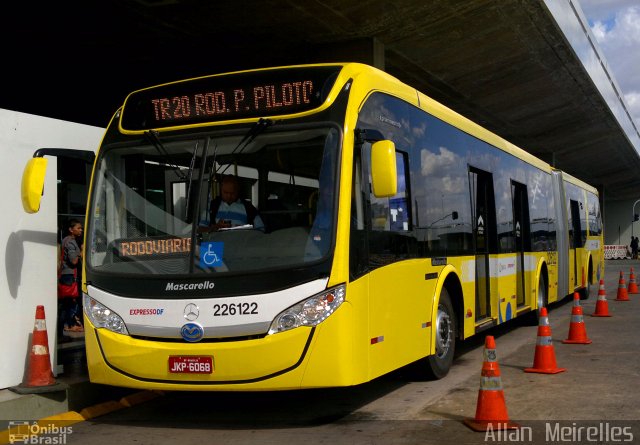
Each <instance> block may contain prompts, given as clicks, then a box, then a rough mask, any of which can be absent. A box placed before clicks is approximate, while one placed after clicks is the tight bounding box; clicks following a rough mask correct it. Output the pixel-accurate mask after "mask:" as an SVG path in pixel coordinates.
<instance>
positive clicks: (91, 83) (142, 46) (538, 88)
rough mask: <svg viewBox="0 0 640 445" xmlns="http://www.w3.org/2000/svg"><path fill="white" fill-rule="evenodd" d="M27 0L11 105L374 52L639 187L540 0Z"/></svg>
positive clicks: (488, 118) (63, 114)
mask: <svg viewBox="0 0 640 445" xmlns="http://www.w3.org/2000/svg"><path fill="white" fill-rule="evenodd" d="M23 3H24V4H23V5H22V6H20V8H22V9H23V10H22V11H18V12H17V14H15V17H14V18H15V20H12V21H11V23H9V24H8V26H7V27H6V28H5V29H4V30H3V31H2V32H3V33H5V34H6V35H5V36H4V42H5V45H3V46H5V52H8V53H9V54H8V58H5V60H9V61H11V63H7V62H5V63H4V68H3V71H4V73H3V78H4V79H5V82H3V83H2V86H1V88H2V91H1V92H0V107H2V108H7V109H13V110H16V111H23V112H28V113H33V114H39V115H44V116H49V117H53V118H59V119H64V120H70V121H75V122H81V123H86V124H90V125H97V126H106V124H107V122H108V121H109V119H110V117H111V114H112V113H113V112H114V111H115V109H116V108H117V107H118V106H119V105H120V104H122V103H123V101H124V99H125V97H126V95H127V94H128V93H129V92H130V91H132V90H135V89H139V88H143V87H147V86H150V85H153V84H157V83H161V82H166V81H172V80H177V79H180V78H184V77H191V76H201V75H207V74H214V73H219V72H224V71H229V70H236V69H245V68H256V67H264V66H274V65H285V64H299V63H307V62H319V61H322V62H336V61H347V60H353V61H365V62H368V63H372V61H373V60H377V61H379V63H378V65H381V64H384V66H383V68H384V69H385V70H386V71H387V72H389V73H390V74H392V75H394V76H396V77H398V78H399V79H401V80H403V81H405V82H407V83H408V84H410V85H412V86H414V87H416V88H417V89H419V90H420V91H422V92H424V93H425V94H427V95H429V96H431V97H433V98H435V99H437V100H439V101H441V102H443V103H445V104H446V105H448V106H449V107H451V108H453V109H454V110H456V111H458V112H459V113H461V114H463V115H465V116H467V117H469V118H471V119H473V120H475V121H476V122H478V123H480V124H481V125H484V126H486V127H487V128H489V129H491V130H492V131H494V132H495V133H497V134H499V135H501V136H503V137H504V138H506V139H508V140H510V141H511V142H513V143H515V144H517V145H519V146H520V147H522V148H524V149H525V150H527V151H529V152H531V153H533V154H534V155H536V156H538V157H540V158H542V159H543V160H545V161H547V162H549V163H551V164H552V165H554V166H556V167H558V168H560V169H563V170H565V171H567V172H569V173H570V174H572V175H574V176H576V177H579V178H581V179H583V180H585V181H587V182H589V183H591V184H592V185H595V186H598V187H604V191H605V194H606V197H607V199H608V200H613V199H630V198H635V197H636V195H637V192H638V191H639V190H640V174H638V172H640V157H639V156H638V153H637V152H636V150H635V148H634V147H633V144H632V143H631V142H630V140H629V139H628V137H627V136H626V134H625V132H624V131H623V130H622V129H621V127H620V125H619V124H618V121H617V120H616V119H615V117H614V115H613V114H612V112H611V109H610V108H609V106H608V104H607V102H606V101H605V100H604V99H603V98H602V96H601V94H600V93H599V92H598V90H597V88H596V87H595V85H594V82H593V81H592V79H591V77H590V76H589V74H587V72H586V71H585V68H584V67H583V66H582V64H581V62H580V60H579V59H578V57H577V56H576V54H575V52H574V50H573V49H572V47H571V45H570V44H569V43H568V42H567V40H566V38H565V36H564V34H563V32H562V31H560V29H559V27H558V25H557V24H556V22H555V20H554V19H553V18H552V17H551V15H550V13H549V11H548V10H547V8H546V6H545V5H544V2H543V1H542V0H509V1H492V0H474V1H470V0H434V1H423V0H398V1H394V2H383V1H380V0H359V1H354V0H324V1H320V0H302V1H293V0H290V1H286V0H263V1H244V2H242V1H234V2H232V1H227V0H224V1H198V0H137V1H134V0H112V1H109V2H81V3H77V4H76V5H74V4H73V3H74V2H63V3H60V2H57V3H55V4H47V5H46V6H42V7H41V6H38V7H36V6H33V5H27V4H26V3H25V2H23ZM28 9H30V10H28ZM7 43H8V44H7Z"/></svg>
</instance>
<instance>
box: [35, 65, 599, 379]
mask: <svg viewBox="0 0 640 445" xmlns="http://www.w3.org/2000/svg"><path fill="white" fill-rule="evenodd" d="M60 154H61V151H60V150H47V149H41V150H38V151H37V152H36V155H35V156H34V158H33V159H32V160H31V161H30V163H29V164H28V166H27V169H26V170H25V175H24V176H23V202H24V205H25V209H26V210H27V211H29V212H34V211H37V209H38V207H39V200H40V195H41V192H42V184H43V181H44V179H43V178H44V176H43V171H44V170H45V168H46V164H45V163H46V160H45V158H44V156H45V155H60ZM67 154H68V153H67ZM71 154H72V153H71ZM227 174H233V175H235V176H236V178H237V182H238V183H239V190H240V195H241V197H242V198H243V199H245V200H247V202H249V201H250V202H251V203H252V204H253V205H254V206H255V207H256V208H257V209H258V211H259V217H260V224H257V223H253V224H243V225H238V226H235V227H230V228H225V229H220V230H203V229H206V228H210V227H211V226H212V224H214V223H215V222H217V221H218V219H219V218H220V217H219V214H218V213H216V211H215V210H214V208H215V205H212V203H213V202H215V199H216V197H217V196H218V195H219V194H220V183H221V177H222V175H227ZM243 205H245V204H243ZM599 208H600V207H599V203H598V193H597V190H596V189H594V188H593V187H590V186H588V185H587V184H584V183H583V182H581V181H579V180H578V179H576V178H574V177H571V176H569V175H567V174H564V173H563V172H560V171H558V170H555V169H553V168H551V166H549V165H548V164H546V163H544V162H542V161H540V160H538V159H536V158H535V157H533V156H532V155H530V154H528V153H526V152H525V151H523V150H521V149H519V148H518V147H515V146H514V145H512V144H510V143H508V142H507V141H505V140H503V139H501V138H500V137H498V136H497V135H495V134H493V133H491V132H489V131H487V130H486V129H483V128H482V127H480V126H479V125H476V124H474V123H473V122H471V121H470V120H468V119H466V118H464V117H462V116H460V115H458V114H456V113H455V112H453V111H451V110H450V109H448V108H446V107H445V106H443V105H441V104H439V103H437V102H435V101H434V100H432V99H430V98H428V97H427V96H425V95H424V94H422V93H420V92H418V91H416V90H415V89H414V88H411V87H409V86H407V85H405V84H403V83H401V82H399V81H398V80H397V79H395V78H393V77H391V76H389V75H388V74H386V73H384V72H382V71H379V70H377V69H375V68H372V67H369V66H366V65H362V64H356V63H346V64H318V65H306V66H291V67H281V68H269V69H260V70H252V71H242V72H234V73H228V74H221V75H214V76H207V77H200V78H196V79H189V80H184V81H178V82H173V83H168V84H164V85H159V86H155V87H151V88H147V89H144V90H140V91H136V92H134V93H132V94H130V95H129V96H128V97H127V98H126V100H125V102H124V105H123V106H122V107H121V108H120V109H119V110H118V111H117V112H116V113H115V115H114V117H113V119H112V121H111V123H110V124H109V126H108V128H107V130H106V133H105V135H104V139H103V141H102V143H101V146H100V148H99V151H98V152H97V154H96V157H95V161H94V167H93V175H92V181H91V187H90V193H89V203H88V207H87V209H88V210H87V217H86V235H85V243H84V250H85V254H84V258H85V264H84V274H83V277H84V283H83V286H82V293H83V304H84V313H85V330H86V334H85V338H86V349H87V360H88V367H89V375H90V379H91V381H92V382H95V383H103V384H108V385H115V386H124V387H133V388H147V389H168V390H225V391H227V390H276V389H278V390H283V389H294V388H313V387H327V386H348V385H357V384H360V383H363V382H367V381H370V380H372V379H374V378H376V377H378V376H381V375H383V374H385V373H388V372H390V371H392V370H394V369H397V368H400V367H402V366H404V365H407V364H410V363H413V362H416V363H415V366H416V368H417V369H421V370H422V372H424V374H425V376H426V375H429V376H434V377H436V378H440V377H443V376H444V375H445V374H446V373H447V372H448V370H449V368H450V366H451V365H452V361H453V357H454V350H455V344H456V340H461V339H465V338H468V337H470V336H472V335H474V334H476V333H478V332H480V331H483V330H484V329H487V328H489V327H492V326H496V325H498V324H501V323H504V322H507V321H508V320H510V319H513V318H515V317H517V316H520V315H523V314H526V313H529V314H530V315H532V316H535V314H536V310H537V309H538V308H540V307H541V306H543V305H547V304H548V303H552V302H554V301H556V300H558V299H561V298H563V297H564V296H565V295H568V294H572V293H573V292H574V291H581V292H583V293H585V294H587V293H588V290H589V286H590V285H591V284H592V283H594V282H595V281H596V280H597V278H599V276H601V275H602V273H603V264H604V262H603V253H602V249H603V243H602V224H601V219H600V210H599ZM247 212H248V211H247Z"/></svg>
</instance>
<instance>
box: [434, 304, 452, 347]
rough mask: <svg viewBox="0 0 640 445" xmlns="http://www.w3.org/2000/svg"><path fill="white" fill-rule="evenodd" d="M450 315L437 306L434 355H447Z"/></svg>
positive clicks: (450, 330) (449, 340)
mask: <svg viewBox="0 0 640 445" xmlns="http://www.w3.org/2000/svg"><path fill="white" fill-rule="evenodd" d="M451 335H452V328H451V317H449V314H448V313H447V311H445V310H443V309H442V308H441V307H438V318H437V319H436V355H437V356H438V357H439V358H442V357H444V356H445V355H447V352H448V351H449V347H450V346H451Z"/></svg>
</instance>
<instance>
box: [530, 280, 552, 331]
mask: <svg viewBox="0 0 640 445" xmlns="http://www.w3.org/2000/svg"><path fill="white" fill-rule="evenodd" d="M536 304H537V306H538V307H537V308H536V309H535V310H534V311H531V312H532V315H531V317H528V316H527V317H528V318H529V323H527V324H529V325H531V326H537V325H538V324H539V323H540V309H542V308H543V307H547V305H548V304H549V286H547V279H546V277H545V275H544V274H542V273H541V274H540V277H539V278H538V293H537V296H536ZM547 309H549V308H547Z"/></svg>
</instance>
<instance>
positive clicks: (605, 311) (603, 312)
mask: <svg viewBox="0 0 640 445" xmlns="http://www.w3.org/2000/svg"><path fill="white" fill-rule="evenodd" d="M591 316H592V317H611V315H609V303H607V293H606V292H605V290H604V280H600V290H599V291H598V301H596V311H595V312H594V313H593V314H591Z"/></svg>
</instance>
